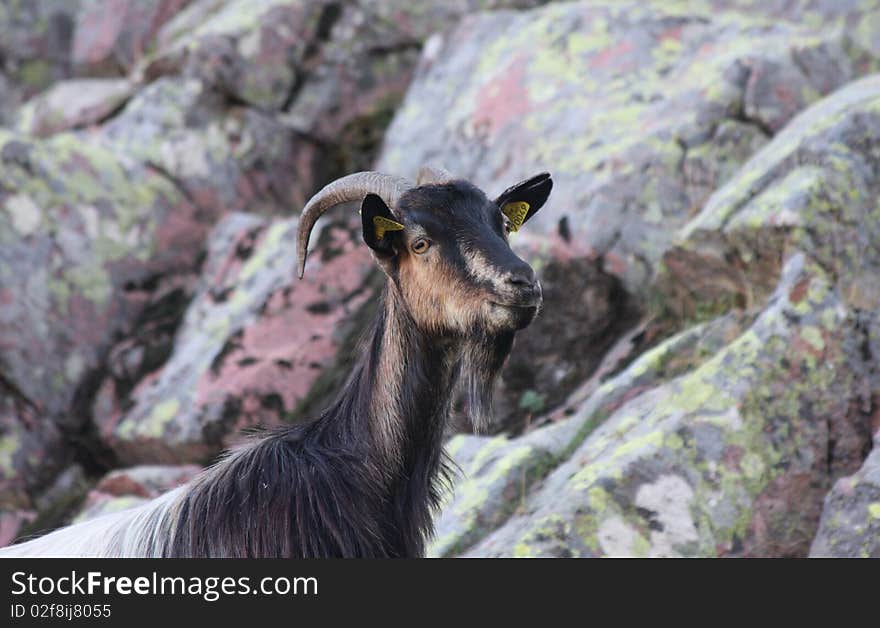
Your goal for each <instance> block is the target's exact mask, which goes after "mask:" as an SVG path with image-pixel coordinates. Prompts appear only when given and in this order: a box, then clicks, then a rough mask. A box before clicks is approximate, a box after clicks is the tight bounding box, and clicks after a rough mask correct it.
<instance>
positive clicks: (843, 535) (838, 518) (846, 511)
mask: <svg viewBox="0 0 880 628" xmlns="http://www.w3.org/2000/svg"><path fill="white" fill-rule="evenodd" d="M875 427H876V428H878V432H880V425H878V426H875ZM810 556H814V557H836V558H840V557H846V558H880V438H875V440H874V450H873V451H872V452H871V455H870V456H868V458H867V459H866V460H865V463H864V464H863V465H862V468H861V469H859V470H858V471H857V472H856V473H854V474H853V475H851V476H848V477H845V478H841V479H839V480H838V481H837V482H836V483H835V485H834V488H833V489H831V492H830V493H828V496H827V497H826V498H825V508H824V510H823V511H822V520H821V522H820V523H819V532H818V533H817V534H816V538H815V539H814V540H813V545H812V547H811V548H810Z"/></svg>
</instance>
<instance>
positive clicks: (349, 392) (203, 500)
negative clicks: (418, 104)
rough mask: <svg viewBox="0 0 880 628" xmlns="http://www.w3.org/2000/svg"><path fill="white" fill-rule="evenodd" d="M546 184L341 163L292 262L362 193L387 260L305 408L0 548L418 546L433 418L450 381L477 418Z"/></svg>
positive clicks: (527, 317)
mask: <svg viewBox="0 0 880 628" xmlns="http://www.w3.org/2000/svg"><path fill="white" fill-rule="evenodd" d="M551 188H552V181H551V179H550V175H549V174H546V173H543V174H540V175H537V176H535V177H532V178H530V179H527V180H525V181H523V182H521V183H518V184H517V185H514V186H513V187H511V188H509V189H507V190H506V191H505V192H504V193H502V194H501V195H500V196H499V197H498V198H497V199H495V200H494V201H492V200H489V199H488V198H487V197H486V195H485V194H484V193H483V192H482V191H481V190H480V189H478V188H477V187H475V186H474V185H472V184H471V183H469V182H467V181H464V180H461V179H455V178H453V177H452V176H451V175H449V174H448V173H447V172H446V171H443V170H440V169H436V168H429V167H426V168H422V170H421V171H420V173H419V178H418V180H417V183H416V185H412V184H410V183H408V182H407V181H406V180H404V179H400V178H397V177H392V176H389V175H385V174H380V173H376V172H362V173H357V174H352V175H349V176H346V177H343V178H341V179H339V180H337V181H334V182H333V183H331V184H329V185H327V186H326V187H325V188H324V189H322V190H321V191H320V192H318V193H317V194H316V195H315V196H314V197H313V198H312V199H311V200H310V201H309V202H308V203H307V205H306V207H305V208H304V210H303V213H302V216H301V218H300V223H299V231H298V237H297V249H298V255H299V264H298V274H299V277H300V278H302V276H303V273H304V270H305V262H306V255H307V252H308V242H309V237H310V234H311V231H312V228H313V227H314V225H315V223H316V221H317V220H318V218H319V217H320V216H321V215H322V214H323V213H324V212H325V211H326V210H328V209H329V208H330V207H333V206H335V205H338V204H340V203H344V202H350V201H360V202H361V209H360V213H361V223H362V228H363V239H364V242H365V243H366V244H367V246H368V247H370V249H371V250H372V254H373V257H374V259H375V261H376V262H377V264H378V265H379V267H380V268H381V269H382V270H383V271H384V273H385V275H387V281H386V285H385V288H384V292H383V295H382V305H381V311H380V313H379V315H378V316H377V317H376V319H375V321H374V323H373V325H372V328H371V329H370V331H369V333H368V334H367V336H366V338H365V342H363V345H362V348H361V355H360V358H359V359H358V360H357V362H356V363H355V364H354V366H353V368H352V371H351V374H350V376H349V377H348V380H347V382H346V384H345V385H344V387H343V389H342V390H341V392H340V393H339V395H338V397H337V398H336V400H335V401H334V402H332V404H331V405H330V406H329V407H328V408H327V409H326V410H325V411H324V412H323V413H322V414H321V415H320V417H319V418H318V419H316V420H314V421H312V422H311V423H307V424H297V425H293V426H287V427H284V428H278V429H274V430H271V431H269V432H268V433H267V434H265V435H263V436H262V437H260V438H258V439H254V440H252V441H251V442H249V443H247V444H245V445H244V446H242V447H240V448H238V449H237V450H234V451H232V452H231V453H229V454H228V455H227V456H226V457H225V458H223V459H222V460H221V461H220V462H218V463H217V464H215V465H214V466H213V467H211V468H209V469H207V470H206V471H205V472H203V474H202V475H200V476H199V477H198V478H196V479H195V480H193V481H192V482H190V483H189V484H188V485H185V486H183V487H180V488H177V489H175V490H173V491H170V492H169V493H166V494H165V495H162V496H160V497H158V498H156V499H155V500H153V501H151V502H149V503H147V504H145V505H142V506H139V507H136V508H133V509H131V510H128V511H123V512H120V513H114V514H110V515H105V516H103V517H99V518H97V519H94V520H92V521H88V522H84V523H80V524H76V525H72V526H69V527H67V528H62V529H61V530H58V531H55V532H52V533H50V534H47V535H46V536H43V537H41V538H38V539H35V540H32V541H28V542H25V543H22V544H20V545H15V546H12V547H10V548H6V549H5V550H0V554H2V555H5V556H11V555H16V556H49V555H61V556H155V557H415V556H422V555H423V554H424V548H425V542H426V539H427V538H429V536H430V534H431V533H432V511H433V510H434V509H436V507H437V506H438V502H439V500H440V497H441V491H442V488H443V485H444V482H448V477H449V461H448V460H447V459H446V458H445V453H444V451H443V443H442V438H443V433H444V428H445V427H446V423H447V419H448V417H449V415H450V413H451V410H452V400H453V397H454V392H455V390H456V386H458V385H460V386H462V390H463V391H464V393H465V398H466V401H467V406H466V407H467V409H468V411H469V414H470V418H471V420H472V421H473V423H474V425H475V427H477V428H481V427H484V426H485V424H486V421H487V419H488V417H489V415H490V413H491V402H492V384H493V382H494V380H495V378H496V376H497V374H498V372H499V370H500V368H501V366H502V365H503V363H504V360H505V359H506V357H507V355H508V353H509V352H510V350H511V347H512V344H513V340H514V336H515V334H516V332H517V331H518V330H521V329H523V328H525V327H526V326H528V325H529V324H530V323H531V321H532V320H533V319H534V317H535V316H536V314H537V312H538V310H539V308H540V305H541V301H542V295H541V286H540V283H539V282H538V280H537V278H536V276H535V273H534V271H533V270H532V268H531V267H530V266H529V265H528V264H527V263H526V262H524V261H523V260H522V259H520V258H519V257H517V256H516V255H515V254H514V253H513V251H512V250H511V248H510V246H509V244H508V233H509V232H511V231H515V230H517V229H519V228H520V226H522V224H523V223H524V222H526V221H527V220H529V219H530V218H531V217H532V216H533V215H534V214H535V212H537V211H538V209H540V208H541V206H542V205H543V204H544V203H545V201H546V200H547V197H548V196H549V194H550V190H551Z"/></svg>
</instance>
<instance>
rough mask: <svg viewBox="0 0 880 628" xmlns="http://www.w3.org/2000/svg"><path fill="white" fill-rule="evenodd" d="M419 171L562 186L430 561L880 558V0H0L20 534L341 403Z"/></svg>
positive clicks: (10, 428) (87, 511) (176, 477)
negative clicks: (303, 249)
mask: <svg viewBox="0 0 880 628" xmlns="http://www.w3.org/2000/svg"><path fill="white" fill-rule="evenodd" d="M426 161H431V162H435V163H440V164H443V165H445V166H446V167H447V168H448V169H450V170H452V171H453V172H455V173H457V174H459V175H461V176H463V177H466V178H469V179H471V180H473V181H474V182H475V183H477V184H478V185H480V186H481V187H483V188H484V189H485V190H487V192H489V193H490V194H492V193H498V192H500V191H501V190H503V189H504V188H505V187H507V186H508V185H510V184H511V183H513V182H515V181H516V180H518V179H521V178H524V177H526V176H528V175H531V174H533V173H535V172H539V171H541V170H549V171H551V172H552V173H553V176H554V179H555V183H556V185H555V188H554V192H553V195H552V196H551V199H550V201H549V203H548V205H547V207H546V208H544V209H543V210H542V212H541V213H539V214H538V215H537V216H536V218H535V219H534V220H533V221H531V222H530V223H529V225H528V226H529V228H528V229H526V230H524V231H523V232H521V233H520V234H517V236H516V237H515V240H514V247H515V249H516V250H517V251H518V252H519V253H520V254H521V255H523V256H524V257H526V258H528V259H529V260H530V261H531V262H532V264H533V265H534V266H535V268H536V269H537V270H538V271H539V273H540V276H541V279H542V282H543V284H544V288H545V297H546V302H545V309H544V311H543V313H542V314H541V316H540V318H539V319H538V320H537V321H536V323H535V324H534V325H533V326H532V327H530V328H529V329H528V330H527V331H526V332H525V333H523V334H521V335H520V338H519V339H518V343H517V346H516V348H515V350H514V353H513V355H512V356H511V359H510V362H509V363H508V365H507V366H506V367H505V370H504V373H503V378H502V381H501V382H500V383H499V387H498V391H497V399H498V404H497V417H496V421H495V424H494V425H493V428H492V434H490V435H474V434H470V433H468V427H467V423H466V421H464V420H461V421H459V423H458V425H457V429H458V431H459V432H461V433H458V434H451V435H450V440H449V442H448V450H449V452H450V454H452V456H453V457H454V458H455V460H456V461H457V462H458V464H459V465H460V467H461V473H460V476H459V479H458V481H457V483H456V486H455V489H454V493H453V494H451V495H450V496H449V499H448V502H447V504H446V505H445V507H444V508H443V510H442V512H440V513H438V517H437V527H438V534H437V537H436V539H435V541H434V543H433V545H432V547H431V553H432V555H436V556H454V555H466V556H806V555H812V556H875V557H880V1H877V0H861V1H856V0H853V1H848V2H840V1H838V0H803V1H800V2H793V1H791V0H761V1H760V2H759V1H756V0H722V1H708V0H706V1H692V2H674V1H669V0H654V1H651V2H646V1H638V2H636V1H633V2H620V1H616V0H606V1H602V0H581V1H571V2H561V1H560V2H546V1H541V0H454V1H450V2H432V1H429V0H415V1H410V0H406V1H405V0H342V1H340V0H336V1H333V0H28V1H24V0H6V1H5V2H3V3H0V545H3V544H8V543H10V542H12V541H13V540H14V539H15V538H18V537H21V536H23V535H29V534H35V533H39V532H40V531H43V530H46V529H49V528H52V527H55V526H58V525H62V524H64V523H68V522H70V521H73V520H81V519H84V518H87V517H91V516H95V515H96V514H98V513H102V512H108V511H110V510H113V509H118V508H124V507H127V506H130V505H132V504H135V503H139V502H140V501H142V500H145V499H150V498H152V497H154V496H156V495H158V494H160V493H161V492H162V491H164V490H167V489H168V488H170V487H173V486H176V485H178V484H180V483H182V482H185V481H186V480H187V479H189V478H190V477H192V476H193V475H194V474H195V473H197V472H198V470H199V469H200V468H201V466H202V465H205V464H209V463H210V462H211V460H212V459H214V458H215V457H216V456H217V454H218V453H219V452H220V451H221V450H222V449H223V448H225V447H227V446H229V445H230V444H233V443H235V442H236V441H237V439H239V438H240V437H241V436H240V435H241V433H242V430H245V431H246V430H247V429H249V428H253V427H254V426H258V425H272V424H278V423H283V422H293V421H298V420H302V419H304V418H306V417H308V416H311V414H312V413H314V412H315V411H316V410H317V409H319V408H320V407H321V404H322V403H323V402H324V401H326V399H327V395H328V394H329V393H332V391H333V389H334V386H335V385H336V384H338V383H339V381H340V378H341V376H343V375H344V374H345V369H346V359H347V356H348V354H349V353H350V352H351V351H352V349H353V347H354V346H355V344H356V341H357V338H358V334H359V332H360V331H361V330H362V329H363V327H364V325H365V322H366V321H367V320H369V318H370V316H371V315H372V314H373V312H374V311H375V306H376V297H377V289H378V288H379V287H380V286H381V283H382V280H381V277H380V276H379V275H378V273H377V272H376V271H374V270H373V268H372V266H371V264H370V263H369V255H368V254H367V252H366V250H365V247H364V246H362V244H361V243H360V242H359V229H358V227H357V224H356V221H354V220H353V215H352V212H351V211H345V210H344V209H343V210H340V211H337V212H335V213H334V214H333V215H332V216H331V217H330V218H329V219H327V220H325V225H324V227H323V230H322V231H321V232H320V236H319V237H318V238H317V240H318V241H317V244H316V249H317V253H318V254H316V255H314V256H313V257H311V258H310V260H311V261H310V270H309V272H308V273H307V275H306V278H305V279H304V280H303V281H297V280H295V273H294V262H295V259H294V258H295V252H294V246H293V238H294V234H295V232H296V226H297V215H298V212H299V209H300V208H301V207H302V205H303V204H304V201H305V200H306V199H307V198H308V197H309V196H310V195H311V194H312V193H313V192H314V191H315V190H317V189H318V188H320V187H321V186H322V185H323V184H325V183H326V182H328V181H329V180H332V179H333V178H335V177H337V176H340V175H342V174H346V173H348V172H351V171H355V170H359V169H365V168H373V167H375V168H378V169H381V170H385V171H388V172H391V173H394V174H400V175H409V176H412V175H414V173H415V171H416V170H417V168H418V167H419V165H420V164H421V163H423V162H426Z"/></svg>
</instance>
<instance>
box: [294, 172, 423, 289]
mask: <svg viewBox="0 0 880 628" xmlns="http://www.w3.org/2000/svg"><path fill="white" fill-rule="evenodd" d="M410 187H412V184H410V183H409V182H408V181H407V180H406V179H402V178H400V177H394V176H391V175H388V174H382V173H380V172H356V173H355V174H350V175H348V176H345V177H342V178H341V179H337V180H336V181H333V182H332V183H328V184H327V185H326V186H324V187H323V188H322V189H321V191H320V192H318V193H317V194H315V195H314V196H313V197H312V198H311V199H310V200H309V202H308V203H306V206H305V207H304V208H303V210H302V215H301V216H300V218H299V227H298V231H297V242H296V247H297V248H296V250H297V259H298V260H299V265H298V272H299V278H300V279H302V276H303V272H305V268H306V256H307V255H308V252H309V237H310V236H311V234H312V227H314V226H315V223H316V222H318V218H320V217H321V216H322V215H323V214H324V212H325V211H327V210H328V209H330V208H331V207H333V206H335V205H339V204H340V203H346V202H348V201H360V200H362V199H363V198H364V197H365V196H366V195H367V194H375V195H377V196H378V197H379V198H381V199H382V200H383V201H385V204H386V205H388V207H394V206H395V205H396V204H397V201H398V200H400V197H401V196H402V195H403V193H404V192H406V191H407V190H408V189H409V188H410Z"/></svg>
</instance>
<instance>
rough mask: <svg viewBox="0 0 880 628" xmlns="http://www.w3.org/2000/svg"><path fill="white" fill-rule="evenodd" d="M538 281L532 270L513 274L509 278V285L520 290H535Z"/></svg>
mask: <svg viewBox="0 0 880 628" xmlns="http://www.w3.org/2000/svg"><path fill="white" fill-rule="evenodd" d="M536 281H537V279H536V277H535V271H533V270H532V269H531V268H529V269H528V270H521V271H517V272H513V273H510V274H509V275H508V276H507V283H508V284H510V285H511V286H513V287H514V288H517V289H519V290H522V289H525V288H533V287H534V286H535V283H536Z"/></svg>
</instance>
